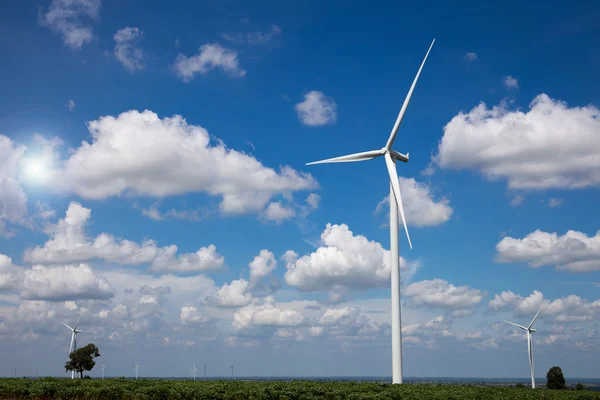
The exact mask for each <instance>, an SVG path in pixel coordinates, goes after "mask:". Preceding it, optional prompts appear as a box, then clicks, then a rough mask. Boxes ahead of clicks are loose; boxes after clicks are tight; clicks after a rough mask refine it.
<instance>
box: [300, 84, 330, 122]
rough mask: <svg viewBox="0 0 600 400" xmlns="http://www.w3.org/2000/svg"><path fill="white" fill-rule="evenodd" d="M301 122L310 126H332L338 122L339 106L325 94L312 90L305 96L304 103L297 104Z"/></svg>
mask: <svg viewBox="0 0 600 400" xmlns="http://www.w3.org/2000/svg"><path fill="white" fill-rule="evenodd" d="M295 108H296V113H297V114H298V118H299V119H300V122H302V123H303V124H304V125H308V126H321V125H326V124H331V123H333V122H335V121H336V120H337V111H336V110H337V105H336V104H335V102H334V101H333V100H331V99H330V98H328V97H327V96H325V94H323V92H320V91H318V90H311V91H310V92H308V93H306V94H305V95H304V101H302V102H300V103H298V104H296V106H295Z"/></svg>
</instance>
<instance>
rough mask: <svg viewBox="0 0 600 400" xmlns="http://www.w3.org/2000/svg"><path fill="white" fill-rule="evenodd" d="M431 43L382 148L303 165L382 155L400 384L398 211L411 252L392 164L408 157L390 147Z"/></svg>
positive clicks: (394, 358) (396, 379)
mask: <svg viewBox="0 0 600 400" xmlns="http://www.w3.org/2000/svg"><path fill="white" fill-rule="evenodd" d="M434 42H435V39H434V40H433V42H431V46H429V50H427V54H425V59H423V62H422V63H421V67H420V68H419V71H418V72H417V76H416V77H415V79H414V81H413V83H412V85H411V87H410V89H409V91H408V94H407V95H406V99H404V104H402V108H401V109H400V113H399V114H398V118H397V119H396V123H395V124H394V127H393V128H392V131H391V133H390V137H389V138H388V140H387V143H386V144H385V147H383V148H382V149H381V150H371V151H365V152H362V153H355V154H350V155H347V156H341V157H335V158H329V159H327V160H321V161H315V162H311V163H307V164H306V165H312V164H325V163H336V162H354V161H366V160H371V159H373V158H376V157H380V156H383V157H384V158H385V164H386V167H387V171H388V174H389V176H390V257H391V260H390V265H391V275H392V276H391V290H392V295H391V297H392V382H393V383H402V330H401V327H400V325H401V319H400V254H399V253H400V250H399V245H398V211H400V216H401V217H402V223H403V224H404V231H405V232H406V237H407V239H408V244H409V246H410V248H411V249H412V243H411V241H410V236H409V235H408V228H407V227H406V219H405V218H404V208H403V206H402V197H401V195H400V182H399V181H398V172H396V161H402V162H408V157H409V154H408V153H406V155H404V154H402V153H398V152H397V151H395V150H393V149H392V145H393V144H394V139H396V134H397V133H398V129H399V128H400V124H401V123H402V119H403V118H404V113H405V112H406V108H407V107H408V103H409V101H410V98H411V96H412V93H413V90H414V89H415V86H416V84H417V80H418V79H419V75H420V74H421V70H422V69H423V66H424V65H425V61H426V60H427V56H429V52H430V51H431V48H432V47H433V43H434Z"/></svg>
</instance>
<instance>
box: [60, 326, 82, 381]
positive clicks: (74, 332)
mask: <svg viewBox="0 0 600 400" xmlns="http://www.w3.org/2000/svg"><path fill="white" fill-rule="evenodd" d="M80 319H81V315H79V318H78V319H77V323H76V324H75V327H74V328H71V327H70V326H69V325H67V324H65V323H64V322H63V325H64V326H66V327H67V328H69V329H70V330H71V346H70V347H69V354H71V353H72V352H74V351H75V350H77V335H78V334H79V333H81V331H79V330H77V327H78V326H79V320H80ZM71 379H75V371H74V370H73V371H71Z"/></svg>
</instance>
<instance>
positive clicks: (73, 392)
mask: <svg viewBox="0 0 600 400" xmlns="http://www.w3.org/2000/svg"><path fill="white" fill-rule="evenodd" d="M0 399H11V400H13V399H40V400H41V399H44V400H50V399H78V400H84V399H85V400H87V399H98V400H99V399H102V400H115V399H181V400H183V399H190V400H191V399H206V400H209V399H210V400H220V399H223V400H225V399H227V400H242V399H252V400H267V399H281V400H283V399H286V400H304V399H306V400H308V399H312V400H316V399H323V400H335V399H349V400H350V399H354V400H357V399H371V400H375V399H377V400H384V399H415V400H422V399H465V400H466V399H469V400H472V399H505V400H509V399H580V400H583V399H598V400H600V393H597V392H591V391H586V390H583V391H581V390H580V391H575V390H548V389H536V390H531V389H524V388H513V387H499V386H494V387H476V386H468V385H425V384H405V385H391V384H383V383H355V382H314V381H292V382H244V381H195V382H194V381H169V380H151V379H140V380H137V381H135V380H129V379H106V380H104V381H103V380H99V379H75V380H71V379H55V378H43V379H11V378H8V379H0Z"/></svg>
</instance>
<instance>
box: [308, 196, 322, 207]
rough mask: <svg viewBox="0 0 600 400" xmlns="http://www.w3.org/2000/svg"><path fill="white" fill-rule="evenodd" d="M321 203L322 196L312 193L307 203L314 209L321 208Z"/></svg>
mask: <svg viewBox="0 0 600 400" xmlns="http://www.w3.org/2000/svg"><path fill="white" fill-rule="evenodd" d="M320 202H321V196H319V195H318V194H316V193H311V194H309V195H308V197H307V198H306V203H307V204H308V205H309V206H311V208H313V209H317V208H319V203H320Z"/></svg>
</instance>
